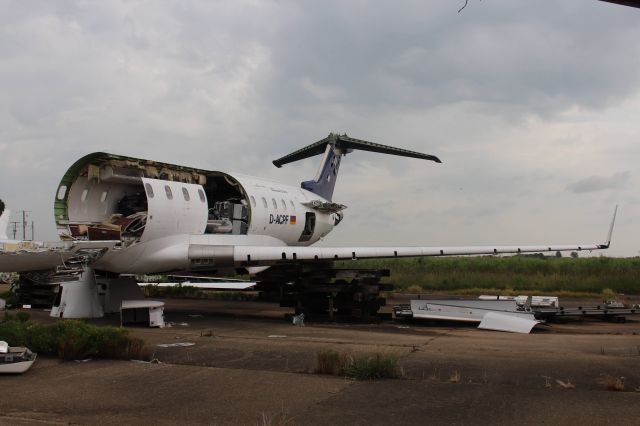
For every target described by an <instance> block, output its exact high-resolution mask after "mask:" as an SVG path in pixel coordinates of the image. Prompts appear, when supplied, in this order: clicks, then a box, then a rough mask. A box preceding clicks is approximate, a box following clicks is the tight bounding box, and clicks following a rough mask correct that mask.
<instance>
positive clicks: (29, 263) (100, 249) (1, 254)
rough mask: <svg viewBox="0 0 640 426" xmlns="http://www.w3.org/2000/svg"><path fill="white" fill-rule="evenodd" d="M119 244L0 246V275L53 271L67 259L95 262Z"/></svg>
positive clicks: (12, 244)
mask: <svg viewBox="0 0 640 426" xmlns="http://www.w3.org/2000/svg"><path fill="white" fill-rule="evenodd" d="M117 243H119V241H68V242H57V243H40V242H33V241H22V242H4V243H0V272H26V271H40V270H45V269H53V268H55V267H57V266H60V265H63V264H64V263H65V262H66V261H68V260H70V259H76V258H77V259H82V260H86V261H89V262H91V261H95V260H96V259H98V258H99V257H101V256H102V255H103V254H104V253H105V252H106V251H108V250H110V249H113V248H114V247H115V246H116V244H117Z"/></svg>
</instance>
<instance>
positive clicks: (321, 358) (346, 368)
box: [315, 349, 400, 380]
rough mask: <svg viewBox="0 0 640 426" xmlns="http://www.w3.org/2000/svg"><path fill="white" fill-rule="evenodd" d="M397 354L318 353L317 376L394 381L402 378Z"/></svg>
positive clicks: (328, 351)
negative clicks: (328, 375) (326, 375)
mask: <svg viewBox="0 0 640 426" xmlns="http://www.w3.org/2000/svg"><path fill="white" fill-rule="evenodd" d="M398 359H399V357H398V355H396V354H382V353H375V354H358V355H343V354H340V353H339V352H337V351H335V350H333V349H327V350H323V351H320V352H318V360H317V361H318V364H317V366H316V370H315V372H316V373H317V374H330V375H335V376H338V375H339V376H345V377H349V378H351V379H355V380H376V379H393V378H397V377H399V376H400V368H399V367H398Z"/></svg>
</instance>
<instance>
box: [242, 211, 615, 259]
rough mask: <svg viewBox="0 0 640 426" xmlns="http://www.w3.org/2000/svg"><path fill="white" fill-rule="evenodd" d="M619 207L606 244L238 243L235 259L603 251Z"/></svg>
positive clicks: (609, 242)
mask: <svg viewBox="0 0 640 426" xmlns="http://www.w3.org/2000/svg"><path fill="white" fill-rule="evenodd" d="M617 210H618V207H617V206H616V208H615V210H614V212H613V219H612V220H611V225H610V227H609V232H608V234H607V239H606V242H605V243H600V244H597V243H585V244H565V245H552V244H549V245H534V246H524V245H523V246H461V247H444V246H443V247H402V246H398V247H393V246H391V247H289V246H285V247H278V246H271V247H270V246H236V247H234V248H233V260H234V263H235V264H236V265H238V264H241V265H242V266H258V265H267V264H274V263H277V262H282V261H291V260H294V261H295V260H298V261H313V260H346V259H374V258H393V257H419V256H464V255H479V254H505V253H545V252H547V253H554V252H556V251H583V250H604V249H608V248H609V246H610V244H611V235H612V233H613V225H614V223H615V219H616V213H617Z"/></svg>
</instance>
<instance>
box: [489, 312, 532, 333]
mask: <svg viewBox="0 0 640 426" xmlns="http://www.w3.org/2000/svg"><path fill="white" fill-rule="evenodd" d="M537 324H540V321H538V320H536V319H534V317H533V315H513V314H504V313H499V312H487V313H486V314H485V315H484V317H483V318H482V321H481V322H480V325H478V328H482V329H484V330H496V331H510V332H512V333H524V334H528V333H531V330H532V329H533V327H535V326H536V325H537Z"/></svg>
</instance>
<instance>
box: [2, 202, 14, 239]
mask: <svg viewBox="0 0 640 426" xmlns="http://www.w3.org/2000/svg"><path fill="white" fill-rule="evenodd" d="M10 215H11V212H10V211H9V210H8V209H5V210H4V211H3V212H2V215H0V241H1V240H7V239H8V238H9V237H8V236H7V227H8V226H9V216H10Z"/></svg>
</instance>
